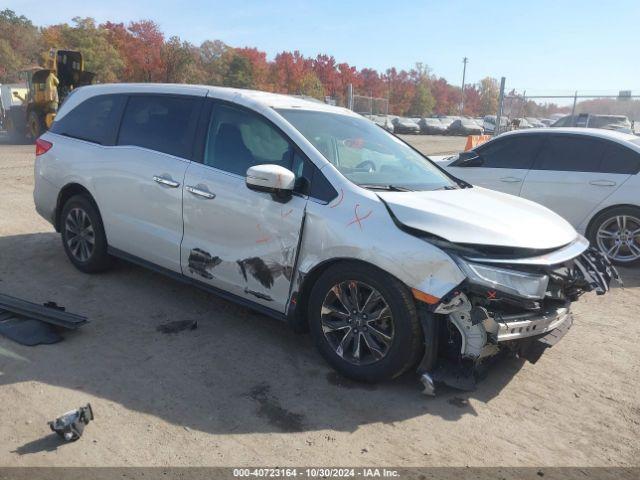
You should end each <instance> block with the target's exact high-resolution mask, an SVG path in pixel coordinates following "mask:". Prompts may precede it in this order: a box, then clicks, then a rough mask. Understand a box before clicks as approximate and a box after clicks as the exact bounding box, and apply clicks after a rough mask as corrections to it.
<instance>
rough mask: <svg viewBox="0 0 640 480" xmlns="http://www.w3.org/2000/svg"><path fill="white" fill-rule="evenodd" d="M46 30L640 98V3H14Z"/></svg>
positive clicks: (535, 89)
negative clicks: (155, 32)
mask: <svg viewBox="0 0 640 480" xmlns="http://www.w3.org/2000/svg"><path fill="white" fill-rule="evenodd" d="M3 4H4V5H6V8H11V9H12V10H15V11H16V12H17V13H19V14H23V15H26V16H27V17H29V18H30V19H31V20H32V21H33V22H34V23H35V24H37V25H50V24H55V23H60V22H65V21H66V22H69V21H70V20H71V18H72V17H74V16H83V17H84V16H90V17H94V18H95V19H96V20H97V21H98V22H102V21H106V20H112V21H122V22H125V23H126V22H129V21H131V20H138V19H143V18H150V19H152V20H154V21H156V22H157V23H158V24H159V25H160V27H161V28H162V30H163V31H164V32H165V34H166V35H167V36H170V35H179V36H180V37H182V38H183V39H186V40H189V41H191V42H193V43H196V44H198V43H200V42H202V41H203V40H206V39H220V40H223V41H224V42H226V43H228V44H229V45H232V46H236V47H242V46H255V47H257V48H259V49H261V50H264V51H266V52H267V54H268V56H269V58H273V56H274V55H275V54H276V53H277V52H279V51H282V50H296V49H297V50H300V51H301V52H302V53H303V54H305V55H308V56H315V55H316V54H317V53H327V54H331V55H333V56H334V57H336V59H337V60H338V61H340V62H342V61H345V62H348V63H350V64H352V65H355V66H356V67H358V68H363V67H371V68H376V69H378V70H384V69H386V68H387V67H390V66H396V67H399V68H410V67H412V66H413V64H414V63H415V62H418V61H420V62H423V63H426V64H427V65H429V67H430V68H431V69H432V70H433V72H434V73H435V74H437V75H439V76H443V77H445V78H446V79H447V80H448V81H449V82H451V83H454V84H459V83H460V82H461V76H462V58H463V57H464V56H467V57H468V58H469V65H468V67H467V79H468V80H469V81H470V82H476V81H478V80H479V79H481V78H483V77H485V76H493V77H500V76H505V77H506V78H507V87H508V88H516V89H518V90H519V91H524V90H527V93H528V94H536V93H542V94H559V93H568V92H570V91H573V90H576V89H577V90H580V91H583V92H593V93H617V92H618V90H625V89H626V90H628V89H631V90H634V93H640V62H639V61H638V59H637V56H638V54H640V29H639V25H638V21H639V20H640V1H639V0H617V1H608V2H604V1H601V0H600V1H598V0H580V1H577V0H555V1H550V0H536V1H527V2H525V1H518V0H512V1H491V0H484V1H478V0H475V1H462V0H460V1H455V0H440V1H431V0H412V1H401V0H396V1H392V0H386V1H379V0H368V1H349V0H343V1H332V0H325V1H315V2H311V1H306V2H304V1H295V0H266V1H245V0H234V1H229V0H224V1H218V0H209V1H202V0H186V1H182V2H175V1H167V0H140V1H134V0H109V1H108V2H106V1H95V0H84V1H82V2H71V1H64V0H63V1H60V2H55V7H45V8H43V3H42V0H40V1H35V0H19V1H14V0H5V1H4V2H3Z"/></svg>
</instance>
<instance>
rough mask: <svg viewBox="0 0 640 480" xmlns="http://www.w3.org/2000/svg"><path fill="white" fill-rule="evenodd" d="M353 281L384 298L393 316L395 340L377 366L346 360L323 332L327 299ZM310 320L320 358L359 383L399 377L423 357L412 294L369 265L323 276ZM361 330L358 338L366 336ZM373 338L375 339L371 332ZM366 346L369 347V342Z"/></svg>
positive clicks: (336, 268) (337, 268) (342, 267)
mask: <svg viewBox="0 0 640 480" xmlns="http://www.w3.org/2000/svg"><path fill="white" fill-rule="evenodd" d="M352 281H355V282H360V285H362V284H365V285H366V286H370V287H372V288H373V289H375V290H376V291H377V292H378V293H379V294H380V295H381V296H382V297H383V299H384V302H386V304H387V305H388V307H389V310H390V312H391V316H392V321H391V322H392V325H393V327H392V328H393V330H392V331H393V335H392V340H391V341H390V342H389V346H388V347H387V351H386V354H385V355H384V356H383V357H382V358H380V359H377V360H375V361H374V362H373V363H368V364H359V365H357V364H354V363H352V361H348V360H347V359H345V358H343V357H342V356H340V355H339V354H338V353H337V351H336V349H335V348H334V346H332V344H331V343H330V340H329V339H328V338H327V336H325V333H324V332H323V323H322V322H323V320H322V314H321V312H322V309H323V303H324V302H325V298H329V297H327V296H328V295H330V291H331V289H332V288H333V287H334V286H335V285H338V284H340V283H342V282H352ZM365 291H366V290H365ZM308 318H309V328H310V332H311V336H312V338H313V341H314V343H315V345H316V347H317V348H318V350H319V351H320V354H321V355H322V356H323V357H324V358H325V360H326V361H327V362H328V363H329V364H330V365H331V366H332V367H333V368H335V369H336V370H337V371H338V372H340V373H341V374H342V375H344V376H345V377H348V378H351V379H354V380H357V381H362V382H369V383H374V382H381V381H384V380H389V379H392V378H394V377H397V376H399V375H401V374H402V373H404V372H405V371H406V370H407V369H409V368H410V367H412V366H413V365H415V364H416V363H417V362H418V359H419V356H420V354H421V353H422V349H423V335H422V330H421V326H420V321H419V318H418V315H417V312H416V305H415V302H414V300H413V297H412V295H411V292H410V291H409V289H408V288H407V287H406V286H404V285H403V284H402V283H401V282H400V281H398V280H397V279H396V278H394V277H392V276H391V275H388V274H387V273H385V272H383V271H382V270H379V269H377V268H375V267H372V266H369V265H366V264H361V263H357V262H344V263H339V264H336V265H333V266H331V267H329V268H328V269H327V270H326V271H325V272H323V273H322V275H321V276H320V277H319V278H318V280H317V281H316V283H315V284H314V286H313V288H312V290H311V295H310V298H309V306H308ZM344 321H345V322H347V321H348V322H353V321H354V320H346V319H345V320H344ZM376 327H377V325H376ZM344 328H349V330H348V332H351V327H344ZM359 328H360V332H361V333H358V334H357V335H366V334H365V333H362V330H363V328H362V327H359ZM365 330H366V329H365ZM355 331H358V330H355ZM369 335H371V332H370V331H369ZM369 340H371V337H369ZM354 342H355V340H354ZM348 345H353V348H349V347H348ZM365 345H368V342H366V343H365ZM347 348H348V349H349V350H350V351H351V350H353V349H354V348H355V343H353V344H351V343H348V344H347ZM363 349H364V350H365V352H366V351H369V353H370V354H372V353H373V351H372V350H371V349H368V348H367V347H366V346H365V347H363ZM370 356H371V357H372V355H370Z"/></svg>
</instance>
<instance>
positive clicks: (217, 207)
mask: <svg viewBox="0 0 640 480" xmlns="http://www.w3.org/2000/svg"><path fill="white" fill-rule="evenodd" d="M293 157H294V154H293V147H292V146H291V145H290V143H289V142H288V141H287V140H286V139H285V138H284V137H283V136H282V135H281V134H280V132H279V131H277V130H276V129H275V128H274V127H273V126H272V125H271V124H270V123H268V122H267V121H266V120H264V119H263V118H262V117H260V116H259V115H256V114H254V113H253V112H249V111H246V110H244V109H240V108H235V107H231V106H227V105H220V106H216V107H215V108H214V112H213V117H212V119H211V122H210V124H209V128H208V133H207V142H206V145H205V148H204V155H203V163H202V164H196V163H192V164H191V165H190V166H189V168H188V169H187V173H186V176H185V181H184V185H185V191H184V197H183V218H184V237H183V241H182V247H181V261H182V270H183V273H184V274H185V275H188V276H190V277H193V278H196V279H198V280H199V281H202V282H206V283H209V284H211V285H213V286H215V287H217V288H221V289H223V290H226V291H228V292H231V293H233V294H235V295H239V296H241V297H244V298H246V299H249V300H252V301H255V302H257V303H260V304H262V305H264V306H266V307H269V308H272V309H274V310H277V311H279V312H284V311H285V306H286V303H287V300H288V296H289V290H290V285H291V278H292V274H293V269H294V267H295V265H294V262H295V258H296V251H297V248H298V241H299V234H300V228H301V225H302V221H303V217H304V211H305V205H306V202H307V200H306V198H303V197H301V196H297V195H293V196H292V197H291V198H289V199H288V200H287V201H278V199H276V198H274V197H273V196H272V195H271V194H270V193H266V192H259V191H255V190H251V189H249V188H248V187H247V186H246V183H245V178H244V175H245V173H246V170H247V168H249V167H251V166H253V165H257V164H278V165H281V166H283V167H285V168H289V169H293V170H295V167H294V166H293V164H292V163H293ZM294 173H295V172H294Z"/></svg>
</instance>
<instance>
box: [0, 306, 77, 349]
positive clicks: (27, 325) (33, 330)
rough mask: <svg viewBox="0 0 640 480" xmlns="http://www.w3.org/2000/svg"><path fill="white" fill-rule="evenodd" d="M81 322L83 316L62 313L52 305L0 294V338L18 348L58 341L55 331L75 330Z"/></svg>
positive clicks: (62, 311)
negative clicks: (5, 339)
mask: <svg viewBox="0 0 640 480" xmlns="http://www.w3.org/2000/svg"><path fill="white" fill-rule="evenodd" d="M85 323H87V317H84V316H82V315H76V314H74V313H68V312H65V309H64V307H61V306H59V305H57V304H56V303H54V302H47V303H45V304H44V305H38V304H37V303H32V302H28V301H26V300H23V299H21V298H16V297H12V296H10V295H3V294H0V335H3V336H5V337H7V338H9V339H11V340H13V341H14V342H17V343H20V344H22V345H28V346H34V345H40V344H51V343H56V342H59V341H60V340H62V337H61V336H60V335H59V333H58V329H60V328H64V329H67V330H75V329H77V328H78V327H80V326H82V325H84V324H85Z"/></svg>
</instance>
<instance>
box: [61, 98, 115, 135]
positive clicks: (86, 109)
mask: <svg viewBox="0 0 640 480" xmlns="http://www.w3.org/2000/svg"><path fill="white" fill-rule="evenodd" d="M125 101H126V96H124V95H96V96H95V97H90V98H88V99H86V100H85V101H84V102H82V103H80V104H79V105H78V106H77V107H75V108H74V109H73V110H71V111H70V112H69V113H67V114H66V115H65V116H64V117H62V118H61V119H59V120H56V121H55V122H53V125H51V132H53V133H57V134H58V135H64V136H67V137H72V138H77V139H79V140H84V141H87V142H92V143H97V144H100V145H113V144H114V142H115V136H116V134H117V131H118V123H119V121H120V116H121V114H122V108H123V106H124V103H125Z"/></svg>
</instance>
